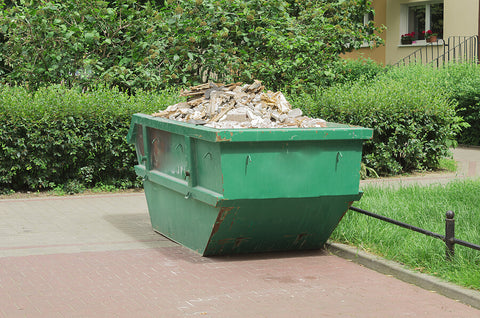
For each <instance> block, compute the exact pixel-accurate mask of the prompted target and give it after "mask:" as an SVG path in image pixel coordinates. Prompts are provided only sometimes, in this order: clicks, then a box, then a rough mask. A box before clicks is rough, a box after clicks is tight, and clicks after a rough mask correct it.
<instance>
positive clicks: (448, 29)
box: [444, 0, 479, 37]
mask: <svg viewBox="0 0 480 318" xmlns="http://www.w3.org/2000/svg"><path fill="white" fill-rule="evenodd" d="M478 4H479V0H448V1H445V3H444V10H445V13H444V18H445V25H444V28H445V36H446V37H448V36H454V35H461V36H470V35H476V34H478V14H479V12H478Z"/></svg>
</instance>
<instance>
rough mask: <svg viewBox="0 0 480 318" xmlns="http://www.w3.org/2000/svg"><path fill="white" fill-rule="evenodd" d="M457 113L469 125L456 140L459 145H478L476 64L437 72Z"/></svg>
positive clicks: (479, 98) (479, 88)
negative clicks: (455, 104) (455, 105)
mask: <svg viewBox="0 0 480 318" xmlns="http://www.w3.org/2000/svg"><path fill="white" fill-rule="evenodd" d="M438 73H439V76H440V77H441V83H443V84H444V85H445V88H446V90H447V91H448V92H449V94H450V96H451V98H452V100H454V101H455V102H457V103H458V106H457V112H458V114H459V115H460V116H462V117H463V119H464V120H465V121H466V122H467V123H468V124H469V125H470V127H467V128H465V129H463V130H462V132H461V133H460V134H459V136H458V138H457V140H458V142H459V143H461V144H467V145H476V146H479V145H480V67H479V66H478V65H477V64H452V65H450V66H449V67H446V68H443V69H440V71H439V72H438Z"/></svg>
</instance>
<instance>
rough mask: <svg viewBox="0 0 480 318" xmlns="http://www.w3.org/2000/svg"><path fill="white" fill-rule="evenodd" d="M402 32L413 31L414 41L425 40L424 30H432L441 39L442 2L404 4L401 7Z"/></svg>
mask: <svg viewBox="0 0 480 318" xmlns="http://www.w3.org/2000/svg"><path fill="white" fill-rule="evenodd" d="M402 12H403V14H402V16H403V21H402V22H403V24H404V25H403V27H401V29H402V30H403V32H402V34H404V33H411V32H414V33H415V35H414V39H413V40H414V41H419V40H420V41H421V40H425V38H424V32H425V31H428V30H432V32H433V33H436V34H437V36H438V38H439V39H443V2H438V1H437V2H425V3H417V4H411V5H405V6H404V7H403V8H402Z"/></svg>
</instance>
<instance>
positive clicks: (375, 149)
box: [292, 66, 463, 175]
mask: <svg viewBox="0 0 480 318" xmlns="http://www.w3.org/2000/svg"><path fill="white" fill-rule="evenodd" d="M435 72H436V70H435V69H432V68H429V67H423V66H415V67H408V68H401V69H400V68H398V69H392V70H390V71H389V72H387V73H385V74H382V75H378V76H377V77H376V78H375V79H374V80H371V81H365V80H364V81H358V82H350V83H346V84H343V85H336V86H333V87H331V88H327V89H325V90H323V91H321V90H319V91H318V92H317V95H302V96H299V97H298V98H295V96H292V99H293V100H294V104H296V105H297V106H299V107H302V108H303V109H304V110H305V111H306V112H307V113H309V114H310V115H313V116H317V117H320V118H324V119H326V120H328V121H334V122H339V123H348V124H353V125H360V126H364V127H370V128H373V129H374V135H373V139H372V140H371V141H368V142H366V143H365V145H364V156H363V159H364V163H365V164H366V166H367V167H370V168H373V169H374V170H375V171H376V172H377V173H378V174H380V175H394V174H399V173H403V172H411V171H414V170H430V169H435V168H437V167H438V164H439V160H440V159H441V158H442V157H445V156H447V155H449V148H450V147H451V146H452V145H454V144H455V135H456V134H457V133H458V132H459V131H460V129H461V128H462V127H463V124H462V122H463V121H462V119H461V118H460V117H459V116H457V115H456V111H455V105H456V104H455V102H454V101H452V100H451V98H450V95H449V93H448V91H447V90H446V89H444V87H445V86H444V85H443V84H442V83H441V78H440V77H439V76H435ZM442 88H443V89H442Z"/></svg>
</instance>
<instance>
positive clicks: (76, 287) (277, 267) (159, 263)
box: [0, 246, 480, 318]
mask: <svg viewBox="0 0 480 318" xmlns="http://www.w3.org/2000/svg"><path fill="white" fill-rule="evenodd" d="M190 316H200V317H439V318H440V317H480V311H478V310H475V309H473V308H470V307H468V306H465V305H463V304H460V303H458V302H456V301H454V300H451V299H448V298H445V297H443V296H440V295H438V294H435V293H432V292H429V291H425V290H423V289H420V288H418V287H416V286H413V285H409V284H406V283H403V282H401V281H399V280H396V279H395V278H393V277H389V276H385V275H381V274H378V273H376V272H374V271H371V270H369V269H366V268H364V267H361V266H359V265H357V264H354V263H351V262H348V261H346V260H344V259H341V258H338V257H336V256H332V255H328V254H326V252H324V251H312V252H294V253H280V254H279V253H275V254H259V255H247V256H238V257H215V258H204V257H201V256H199V255H198V254H195V253H194V252H192V251H190V250H188V249H186V248H184V247H181V246H177V247H165V248H152V249H136V250H122V251H104V252H81V253H66V254H54V255H31V256H18V257H3V258H0V317H8V318H10V317H190Z"/></svg>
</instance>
